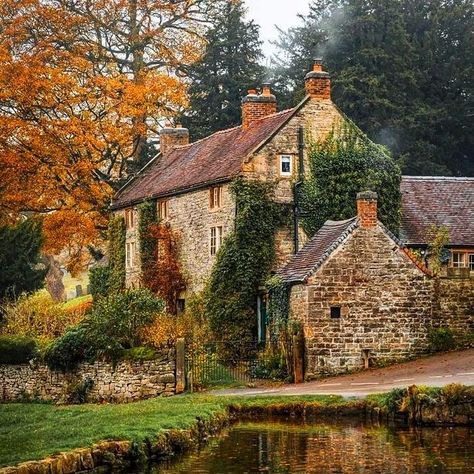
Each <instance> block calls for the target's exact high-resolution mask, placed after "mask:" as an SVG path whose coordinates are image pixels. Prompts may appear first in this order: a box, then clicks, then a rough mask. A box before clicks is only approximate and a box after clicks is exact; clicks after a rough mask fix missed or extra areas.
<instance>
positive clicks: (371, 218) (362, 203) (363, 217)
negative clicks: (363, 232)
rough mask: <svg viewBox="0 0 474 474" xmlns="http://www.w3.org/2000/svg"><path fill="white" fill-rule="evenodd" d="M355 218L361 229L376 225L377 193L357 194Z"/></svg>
mask: <svg viewBox="0 0 474 474" xmlns="http://www.w3.org/2000/svg"><path fill="white" fill-rule="evenodd" d="M357 217H358V218H359V223H360V226H361V227H365V228H370V227H375V226H376V225H377V193H374V192H373V191H363V192H361V193H357Z"/></svg>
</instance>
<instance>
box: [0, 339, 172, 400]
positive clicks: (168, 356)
mask: <svg viewBox="0 0 474 474" xmlns="http://www.w3.org/2000/svg"><path fill="white" fill-rule="evenodd" d="M175 367H176V366H175V350H174V348H170V349H163V350H162V352H161V353H160V355H159V357H158V358H157V359H154V360H149V361H144V362H128V361H124V362H120V363H118V364H117V365H116V366H115V367H114V366H113V365H112V364H109V363H104V362H96V363H93V364H82V365H81V366H79V368H78V369H77V370H76V371H75V372H72V373H63V372H57V371H52V370H50V369H49V368H48V367H47V366H45V365H29V364H22V365H0V400H1V401H4V402H5V401H15V400H24V399H34V400H45V401H54V402H59V403H67V402H70V401H72V398H71V397H73V396H74V394H75V393H77V391H78V390H79V389H80V387H81V384H82V385H84V383H85V382H86V381H87V380H91V381H92V382H93V384H92V388H91V389H90V391H89V392H88V395H87V401H89V402H104V401H107V402H116V403H122V402H131V401H135V400H141V399H145V398H151V397H157V396H169V395H174V393H175V387H176V376H175Z"/></svg>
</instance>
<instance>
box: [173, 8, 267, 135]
mask: <svg viewBox="0 0 474 474" xmlns="http://www.w3.org/2000/svg"><path fill="white" fill-rule="evenodd" d="M245 13H246V10H245V7H244V4H243V2H242V1H241V0H238V1H235V2H224V3H223V4H222V6H221V7H220V8H219V10H218V14H217V15H216V16H215V18H214V20H213V26H212V28H211V29H210V30H209V31H208V33H207V35H206V40H207V47H206V51H205V53H204V55H203V57H202V58H201V59H200V60H199V61H198V62H196V63H195V64H194V65H193V66H192V67H191V68H190V70H189V71H188V74H189V76H190V77H191V79H192V81H193V82H192V85H191V87H190V89H189V93H190V110H189V112H188V113H186V114H185V116H184V117H183V118H182V122H183V124H184V125H185V126H186V127H188V128H189V129H190V132H191V136H192V137H193V139H197V138H202V137H204V136H207V135H209V134H210V133H213V132H215V131H217V130H222V129H225V128H229V127H232V126H236V125H238V124H239V123H240V114H241V112H240V104H241V99H242V97H243V96H244V95H245V94H246V92H247V89H248V88H250V87H256V86H258V85H259V84H260V83H261V81H262V79H263V76H264V68H263V67H262V66H261V65H260V64H259V62H258V61H259V59H261V57H262V53H261V41H260V39H259V27H258V25H256V24H255V23H254V22H253V21H252V20H246V19H245Z"/></svg>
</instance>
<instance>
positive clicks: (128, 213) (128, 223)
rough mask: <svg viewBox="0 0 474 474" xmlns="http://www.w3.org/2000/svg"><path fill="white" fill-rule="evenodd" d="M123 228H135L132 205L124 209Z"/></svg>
mask: <svg viewBox="0 0 474 474" xmlns="http://www.w3.org/2000/svg"><path fill="white" fill-rule="evenodd" d="M125 228H126V229H127V230H132V229H134V228H135V215H134V213H133V207H132V208H128V209H125Z"/></svg>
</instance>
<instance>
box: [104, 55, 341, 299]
mask: <svg viewBox="0 0 474 474" xmlns="http://www.w3.org/2000/svg"><path fill="white" fill-rule="evenodd" d="M305 81H306V92H307V94H306V97H305V98H304V99H303V100H302V101H301V102H300V103H299V104H298V105H297V106H296V107H295V108H293V109H289V110H284V111H282V112H278V113H277V100H276V98H275V96H274V95H273V94H272V93H271V90H270V87H269V86H268V85H264V86H263V87H262V90H261V92H257V91H256V90H249V92H248V95H247V96H246V97H244V98H243V100H242V124H241V125H240V126H238V127H235V128H231V129H228V130H223V131H220V132H217V133H214V134H213V135H210V136H209V137H207V138H204V139H202V140H199V141H196V142H194V143H189V132H188V130H187V129H185V128H182V127H180V126H178V127H177V128H171V127H168V128H165V129H163V130H162V131H161V135H160V148H161V151H160V153H159V155H158V156H156V158H154V159H153V160H152V161H151V162H150V163H149V164H148V165H147V166H145V167H144V168H143V169H142V170H141V171H140V172H139V173H138V174H137V175H136V176H135V177H134V178H133V179H132V180H130V181H129V182H128V183H127V184H126V185H125V186H124V187H123V188H122V189H121V190H120V191H119V192H118V194H117V195H116V196H115V198H114V200H113V203H112V210H113V212H116V213H121V214H123V215H124V217H125V221H126V227H127V231H126V283H127V286H132V285H138V284H139V282H140V273H141V268H140V256H139V254H138V253H139V252H138V233H137V221H138V216H137V205H139V204H140V203H141V202H143V201H145V200H152V201H155V202H156V206H157V210H158V216H159V218H160V219H161V221H162V222H166V223H168V224H169V226H170V228H172V229H174V230H176V231H177V232H178V233H179V235H180V263H181V267H182V270H183V272H184V276H185V279H186V281H187V288H186V291H185V292H184V293H183V295H182V296H181V298H180V299H181V302H180V306H181V307H182V306H183V304H184V300H185V299H186V298H187V295H189V294H191V293H193V292H196V291H199V290H200V289H202V288H203V285H204V282H205V280H206V278H207V277H208V275H209V273H210V270H211V267H212V265H213V263H214V260H215V256H216V253H217V251H218V249H219V247H220V245H221V243H222V241H223V239H224V238H225V237H226V235H228V234H229V232H230V231H231V230H232V228H233V225H234V220H235V212H236V209H235V203H234V201H233V199H232V197H231V195H230V192H229V184H230V182H231V181H232V180H233V179H234V178H236V177H238V176H241V177H243V178H248V179H263V180H274V181H276V182H277V187H276V198H277V199H278V201H279V202H281V203H288V204H289V205H292V204H293V202H294V190H295V183H296V182H297V181H298V180H299V179H300V178H301V177H302V175H303V173H304V168H305V163H306V159H307V158H306V153H305V150H304V143H305V139H307V138H309V137H311V138H313V139H318V138H321V137H324V136H325V135H326V134H327V133H328V132H329V131H331V130H332V129H333V127H334V126H336V125H337V124H338V122H341V121H342V120H344V118H343V116H342V114H341V113H340V112H339V110H338V109H337V108H336V106H335V105H334V104H333V102H332V101H331V86H330V77H329V74H328V73H327V72H325V71H323V70H322V66H321V61H320V60H317V61H315V64H314V68H313V70H312V71H311V72H309V73H308V74H307V75H306V79H305ZM303 240H304V236H303V234H302V231H300V230H299V226H298V222H297V220H296V219H295V222H294V224H292V225H289V226H288V227H287V228H281V229H280V230H279V231H278V233H277V239H276V241H277V255H278V265H279V266H281V265H282V264H283V263H285V262H286V261H287V260H288V258H289V257H290V256H291V255H292V254H294V253H295V251H297V250H298V248H299V246H300V245H301V243H302V241H303Z"/></svg>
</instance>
